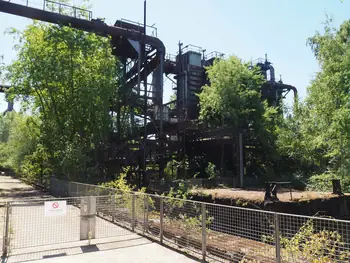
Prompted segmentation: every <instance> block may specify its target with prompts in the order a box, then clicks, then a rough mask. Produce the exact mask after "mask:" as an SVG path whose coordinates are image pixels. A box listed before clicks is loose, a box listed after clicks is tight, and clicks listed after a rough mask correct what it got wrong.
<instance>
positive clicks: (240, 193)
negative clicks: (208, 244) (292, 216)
mask: <svg viewBox="0 0 350 263" xmlns="http://www.w3.org/2000/svg"><path fill="white" fill-rule="evenodd" d="M192 194H194V195H197V196H206V195H211V196H212V198H213V199H239V200H242V201H248V202H258V203H260V202H264V195H265V191H264V190H263V189H257V190H241V189H195V190H192ZM346 195H349V196H350V194H346ZM277 196H278V199H279V201H280V202H300V201H307V200H315V199H329V198H334V197H337V195H334V194H332V193H325V192H311V191H299V190H292V193H290V191H289V189H279V191H278V194H277Z"/></svg>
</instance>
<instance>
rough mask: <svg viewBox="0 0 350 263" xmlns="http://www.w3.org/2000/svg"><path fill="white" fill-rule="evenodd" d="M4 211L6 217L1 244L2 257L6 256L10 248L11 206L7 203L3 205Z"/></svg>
mask: <svg viewBox="0 0 350 263" xmlns="http://www.w3.org/2000/svg"><path fill="white" fill-rule="evenodd" d="M5 209H6V216H5V231H4V237H3V243H2V255H3V256H4V257H6V256H7V254H8V249H9V247H10V234H11V233H10V214H11V204H10V203H7V202H6V204H5Z"/></svg>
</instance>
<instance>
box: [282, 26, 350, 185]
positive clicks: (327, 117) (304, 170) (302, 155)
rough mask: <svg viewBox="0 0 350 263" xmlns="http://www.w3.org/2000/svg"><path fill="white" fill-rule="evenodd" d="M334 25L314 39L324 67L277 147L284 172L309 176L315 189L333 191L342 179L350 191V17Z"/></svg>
mask: <svg viewBox="0 0 350 263" xmlns="http://www.w3.org/2000/svg"><path fill="white" fill-rule="evenodd" d="M331 23H332V21H331V20H330V19H328V20H327V21H326V23H325V27H324V31H323V32H316V34H315V35H314V36H313V37H311V38H309V40H308V43H309V45H310V47H311V49H312V51H313V52H314V55H315V57H316V59H317V60H318V62H319V65H320V68H321V70H320V72H318V73H317V74H316V76H315V78H314V79H313V80H312V81H311V84H310V86H309V87H308V96H307V98H306V99H305V101H304V103H299V104H298V107H296V108H295V109H294V110H293V112H292V114H289V115H288V117H287V118H285V120H284V123H283V124H282V125H280V127H279V128H278V141H277V146H278V150H279V152H280V154H281V155H282V156H283V158H282V160H281V162H280V164H281V165H280V168H281V170H283V171H286V170H287V171H290V172H291V173H299V174H303V177H305V178H306V180H305V181H308V183H309V187H310V188H312V189H317V190H326V189H329V188H330V186H331V182H330V179H332V178H339V179H341V180H342V183H343V187H344V190H345V191H350V180H349V179H348V174H349V170H350V162H349V161H348V160H349V159H350V158H349V157H350V118H349V116H350V104H349V100H350V97H349V96H350V95H349V87H350V41H349V39H350V21H349V20H348V21H344V22H343V24H341V26H340V27H339V28H334V27H332V26H331ZM309 177H311V178H310V180H307V178H309Z"/></svg>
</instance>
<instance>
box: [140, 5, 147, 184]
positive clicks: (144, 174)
mask: <svg viewBox="0 0 350 263" xmlns="http://www.w3.org/2000/svg"><path fill="white" fill-rule="evenodd" d="M143 7H144V8H143V18H144V20H143V30H144V32H143V33H144V36H145V35H146V10H147V9H146V0H144V2H143ZM141 53H142V58H143V60H144V61H143V62H144V64H143V65H144V66H143V67H144V72H145V73H146V67H147V59H146V44H145V41H144V39H143V43H142V51H141ZM143 87H144V104H143V112H144V119H143V127H144V130H143V131H144V134H143V140H144V143H143V158H142V162H143V163H142V166H143V169H142V186H145V185H146V165H147V163H146V141H147V75H146V74H144V79H143Z"/></svg>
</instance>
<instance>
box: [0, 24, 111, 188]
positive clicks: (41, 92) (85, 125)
mask: <svg viewBox="0 0 350 263" xmlns="http://www.w3.org/2000/svg"><path fill="white" fill-rule="evenodd" d="M9 33H10V34H13V35H15V36H16V39H17V44H16V45H15V47H16V50H17V59H16V60H15V61H14V62H13V63H12V64H11V65H8V67H7V68H6V70H7V77H6V78H7V81H8V82H10V83H11V84H12V87H11V89H10V90H9V91H8V92H7V94H6V95H7V98H8V99H9V100H14V99H17V100H20V101H21V108H22V112H20V113H13V114H7V115H5V116H4V117H1V120H0V123H1V127H0V129H1V130H2V134H4V135H3V136H2V138H1V143H2V146H1V149H2V152H1V156H2V157H3V156H4V157H3V158H1V159H2V162H1V164H0V165H1V166H5V167H10V168H12V169H14V170H15V171H16V172H17V173H19V174H21V175H22V176H23V177H25V178H26V179H35V177H37V176H39V175H40V177H41V178H43V179H44V177H48V176H51V175H52V174H55V175H56V176H58V177H64V178H66V179H70V180H83V181H86V180H87V178H89V177H94V176H101V174H100V173H99V171H100V169H99V165H100V163H101V154H99V152H100V150H103V149H104V147H105V146H106V145H107V143H108V140H109V134H110V131H111V130H112V126H113V125H112V117H111V116H110V114H109V111H110V106H111V104H113V101H114V100H115V99H116V91H117V80H118V79H117V70H116V66H115V65H116V63H117V61H116V59H115V57H114V56H113V55H112V54H111V48H110V44H109V39H106V38H102V37H98V36H96V35H95V34H92V33H85V32H83V31H79V30H74V29H71V28H69V27H60V26H55V25H48V24H44V23H38V22H34V23H33V24H31V25H29V26H28V27H27V28H26V29H25V30H24V31H23V32H18V31H17V30H15V29H12V30H9ZM25 111H26V112H28V111H29V112H30V116H27V115H26V114H25V113H24V112H25ZM36 179H39V178H36Z"/></svg>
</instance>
